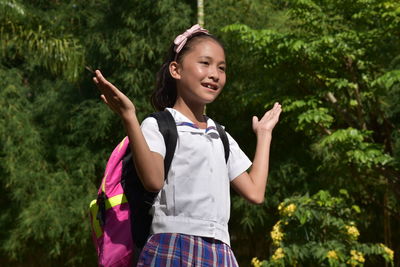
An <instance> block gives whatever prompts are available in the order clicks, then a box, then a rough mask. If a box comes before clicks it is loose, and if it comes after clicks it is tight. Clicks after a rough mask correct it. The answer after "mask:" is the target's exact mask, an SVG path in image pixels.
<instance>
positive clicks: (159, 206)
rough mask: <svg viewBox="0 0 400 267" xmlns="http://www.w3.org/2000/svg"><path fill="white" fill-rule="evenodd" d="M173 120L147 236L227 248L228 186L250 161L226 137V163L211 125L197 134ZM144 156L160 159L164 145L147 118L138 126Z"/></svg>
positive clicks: (183, 119) (183, 120)
mask: <svg viewBox="0 0 400 267" xmlns="http://www.w3.org/2000/svg"><path fill="white" fill-rule="evenodd" d="M167 110H168V111H169V112H171V114H172V116H173V117H174V119H175V121H176V124H177V130H178V140H177V145H176V150H175V155H174V157H173V160H172V163H171V167H170V170H169V172H168V177H167V180H166V181H165V183H164V187H163V189H162V190H161V191H160V193H159V194H158V196H157V197H156V200H155V203H154V205H153V208H152V210H151V212H152V213H153V215H154V217H153V223H152V227H151V232H152V233H154V234H155V233H182V234H188V235H195V236H204V237H210V238H214V239H217V240H220V241H223V242H224V243H226V244H228V245H230V238H229V232H228V221H229V217H230V191H229V182H230V181H232V180H233V179H235V178H236V177H238V176H239V175H240V174H242V173H243V172H244V171H246V170H247V169H248V168H249V167H250V166H251V161H250V160H249V158H248V157H247V156H246V155H245V154H244V152H243V151H242V150H241V149H240V148H239V146H238V144H237V143H236V141H235V140H234V139H233V138H232V137H231V136H230V135H229V134H228V133H227V136H228V141H229V148H230V154H229V160H228V163H226V162H225V154H224V147H223V144H222V141H221V140H220V138H219V134H218V132H217V130H216V128H215V123H214V121H213V120H212V119H210V118H207V129H199V128H197V127H196V126H195V125H194V124H193V123H192V122H191V121H190V120H189V119H188V118H187V117H185V116H184V115H183V114H181V113H180V112H179V111H177V110H175V109H172V108H167ZM141 127H142V132H143V135H144V137H145V139H146V142H147V144H148V145H149V147H150V150H151V151H153V152H157V153H159V154H161V155H162V156H163V157H165V143H164V139H163V136H162V134H161V133H160V132H159V130H158V125H157V121H156V120H155V119H154V118H153V117H148V118H146V119H145V120H144V121H143V123H142V126H141Z"/></svg>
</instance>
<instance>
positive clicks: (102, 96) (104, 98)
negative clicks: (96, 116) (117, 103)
mask: <svg viewBox="0 0 400 267" xmlns="http://www.w3.org/2000/svg"><path fill="white" fill-rule="evenodd" d="M100 98H101V100H103V102H104V103H105V104H107V105H108V101H107V99H106V97H105V96H104V95H100Z"/></svg>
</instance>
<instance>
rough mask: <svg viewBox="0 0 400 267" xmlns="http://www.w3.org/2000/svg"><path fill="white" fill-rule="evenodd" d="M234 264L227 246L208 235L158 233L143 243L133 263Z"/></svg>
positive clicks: (165, 266) (160, 266) (173, 266)
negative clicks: (136, 259) (135, 261)
mask: <svg viewBox="0 0 400 267" xmlns="http://www.w3.org/2000/svg"><path fill="white" fill-rule="evenodd" d="M142 266H143V267H144V266H145V267H148V266H151V267H153V266H154V267H186V266H193V267H197V266H199V267H206V266H212V267H238V266H239V265H238V263H237V261H236V259H235V256H234V255H233V252H232V250H231V248H230V247H229V246H228V245H227V244H225V243H223V242H221V241H218V240H215V239H212V238H205V237H198V236H191V235H184V234H177V233H161V234H155V235H152V236H151V237H150V238H149V240H148V241H147V243H146V245H145V246H144V248H143V250H142V252H141V254H140V256H139V262H138V264H137V267H142Z"/></svg>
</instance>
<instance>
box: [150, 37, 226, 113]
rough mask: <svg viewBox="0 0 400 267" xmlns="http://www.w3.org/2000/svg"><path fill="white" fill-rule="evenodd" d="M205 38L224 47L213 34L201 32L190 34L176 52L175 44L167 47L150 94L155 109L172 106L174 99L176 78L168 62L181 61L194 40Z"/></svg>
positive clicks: (175, 95)
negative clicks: (180, 48) (166, 52)
mask: <svg viewBox="0 0 400 267" xmlns="http://www.w3.org/2000/svg"><path fill="white" fill-rule="evenodd" d="M206 38H211V39H212V40H214V41H216V42H217V43H218V44H219V45H220V46H221V47H222V49H224V46H223V45H222V43H221V42H220V41H219V40H218V39H217V38H216V37H215V36H213V35H208V34H205V33H202V32H200V33H196V34H193V35H192V36H190V37H189V39H188V40H187V42H186V44H185V45H184V46H183V48H182V50H181V51H180V52H179V53H178V54H176V53H175V51H174V48H175V44H174V43H172V45H171V46H170V48H169V49H168V54H167V58H166V60H165V61H164V63H163V64H162V66H161V68H160V70H159V71H158V72H157V82H156V87H155V90H154V92H153V94H152V95H151V103H152V105H153V107H154V108H155V109H156V110H157V111H162V110H164V109H165V108H167V107H173V106H174V104H175V101H176V97H177V92H176V80H175V79H174V78H172V76H171V73H170V72H169V64H170V63H171V62H172V61H176V62H178V63H181V62H182V59H183V56H184V55H185V54H186V53H187V52H188V51H189V50H190V49H191V48H192V47H193V44H195V41H196V40H201V39H206Z"/></svg>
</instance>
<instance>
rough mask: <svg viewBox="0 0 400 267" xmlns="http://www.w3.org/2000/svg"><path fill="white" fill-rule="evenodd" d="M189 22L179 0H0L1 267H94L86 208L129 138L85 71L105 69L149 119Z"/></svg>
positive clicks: (184, 8)
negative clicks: (158, 78)
mask: <svg viewBox="0 0 400 267" xmlns="http://www.w3.org/2000/svg"><path fill="white" fill-rule="evenodd" d="M191 14H192V10H191V9H190V8H188V5H187V4H186V3H184V2H180V1H175V0H169V1H158V2H157V3H155V4H154V3H153V2H146V1H145V2H143V1H122V2H119V3H118V5H115V4H114V3H111V2H110V1H84V2H82V1H68V2H65V1H24V2H21V1H14V0H10V1H6V0H1V1H0V21H1V23H0V35H1V38H0V39H1V41H0V42H1V43H0V54H1V58H0V78H1V80H0V83H1V88H2V89H1V91H0V94H1V96H2V99H1V100H0V101H1V117H2V119H1V122H0V144H1V154H0V155H1V162H0V173H1V177H2V179H1V180H2V181H1V184H0V192H1V193H3V194H2V195H4V198H2V199H1V201H0V205H1V208H2V214H1V216H0V227H1V228H2V229H4V231H2V232H1V234H0V240H1V242H0V243H1V246H0V265H7V266H8V265H12V266H17V265H21V266H23V265H26V266H53V265H63V266H94V265H96V258H95V249H94V246H93V244H92V240H91V238H90V235H91V231H90V224H89V215H88V205H89V203H90V201H91V200H92V199H93V198H95V196H96V192H97V186H98V185H99V183H100V180H101V178H102V176H103V171H104V168H105V162H106V160H107V157H108V156H109V154H110V152H111V151H112V148H113V147H114V146H115V145H116V144H117V143H118V142H119V141H120V139H121V138H122V137H123V136H124V130H123V127H122V124H121V122H120V121H119V118H118V116H116V115H115V114H113V113H112V112H110V111H109V110H108V108H107V107H106V106H105V105H104V104H103V103H102V102H101V100H100V99H99V97H98V95H99V94H98V92H97V91H96V89H95V86H94V85H93V84H92V82H91V76H92V74H89V73H86V74H83V71H84V70H85V66H88V67H89V68H92V69H96V68H101V69H102V71H103V73H105V75H106V77H107V78H109V79H110V80H111V81H112V82H114V83H115V84H116V85H117V86H118V87H119V88H121V90H123V91H124V92H125V93H127V94H128V95H129V96H130V97H132V99H133V100H134V103H135V105H136V107H137V109H138V110H139V116H140V117H141V118H143V117H144V116H145V115H146V114H148V113H150V111H151V107H150V105H149V101H148V97H149V92H150V91H152V87H153V84H154V80H155V73H156V71H157V69H158V68H159V66H160V65H161V62H162V60H163V57H164V56H165V55H164V54H165V51H166V49H167V47H168V46H169V44H170V42H171V41H172V38H173V34H172V33H176V32H179V31H181V30H183V29H184V28H186V27H187V25H190V24H191V23H190V20H191V19H192V18H191Z"/></svg>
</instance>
